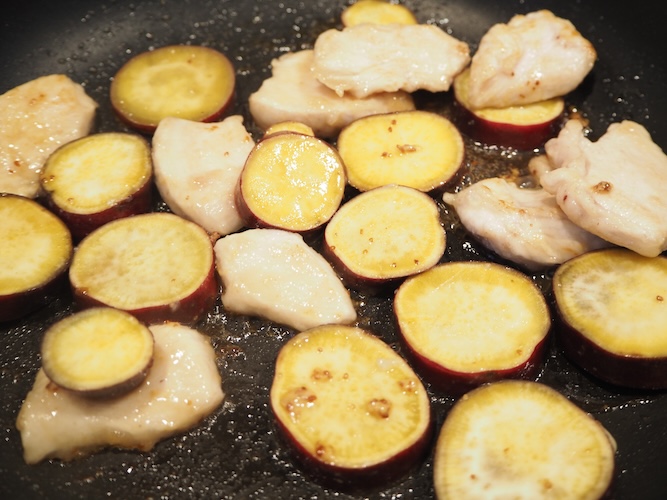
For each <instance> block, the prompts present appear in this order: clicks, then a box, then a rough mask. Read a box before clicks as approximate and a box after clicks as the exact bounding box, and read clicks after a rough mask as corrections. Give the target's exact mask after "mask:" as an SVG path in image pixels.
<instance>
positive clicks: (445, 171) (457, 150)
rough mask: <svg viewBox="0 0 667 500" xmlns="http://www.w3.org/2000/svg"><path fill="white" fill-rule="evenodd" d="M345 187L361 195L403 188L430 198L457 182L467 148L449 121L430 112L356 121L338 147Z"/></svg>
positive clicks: (406, 113) (371, 117) (347, 129)
mask: <svg viewBox="0 0 667 500" xmlns="http://www.w3.org/2000/svg"><path fill="white" fill-rule="evenodd" d="M337 147H338V151H339V153H340V156H341V158H342V159H343V163H344V164H345V173H346V175H347V181H348V182H349V183H350V185H351V186H353V187H355V188H356V189H358V190H359V191H368V190H369V189H373V188H376V187H380V186H385V185H387V184H400V185H403V186H408V187H412V188H415V189H418V190H419V191H424V192H430V191H433V190H436V189H441V188H444V187H445V186H447V185H450V184H452V183H453V182H454V181H455V180H456V179H458V178H459V173H460V172H461V170H462V167H463V160H464V156H465V146H464V144H463V137H462V136H461V134H460V132H459V131H458V129H457V128H456V127H455V126H454V124H453V123H452V122H450V121H449V120H448V119H447V118H445V117H444V116H442V115H439V114H437V113H433V112H429V111H422V110H416V111H402V112H396V113H386V114H377V115H372V116H367V117H364V118H360V119H358V120H355V121H354V122H352V123H351V124H350V125H348V126H347V127H345V128H344V129H343V130H342V131H341V133H340V135H339V136H338V141H337Z"/></svg>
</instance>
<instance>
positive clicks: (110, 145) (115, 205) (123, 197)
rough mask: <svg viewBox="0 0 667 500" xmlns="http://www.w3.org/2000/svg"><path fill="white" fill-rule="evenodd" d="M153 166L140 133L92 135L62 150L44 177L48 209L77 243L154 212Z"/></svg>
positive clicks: (51, 162) (50, 162) (148, 149)
mask: <svg viewBox="0 0 667 500" xmlns="http://www.w3.org/2000/svg"><path fill="white" fill-rule="evenodd" d="M152 178H153V163H152V161H151V150H150V146H149V144H148V142H147V141H146V139H144V138H143V137H141V136H139V135H136V134H125V133H120V132H107V133H100V134H93V135H89V136H86V137H84V138H82V139H78V140H76V141H73V142H70V143H68V144H65V145H64V146H61V147H60V148H58V149H57V150H56V151H55V152H54V153H53V154H52V155H51V156H49V158H48V159H47V161H46V163H45V165H44V170H43V171H42V173H41V175H40V183H41V186H42V189H43V191H44V192H45V193H46V196H47V199H48V202H49V206H50V207H51V208H52V210H53V211H54V212H55V213H56V214H57V215H58V216H60V218H61V219H62V220H63V221H64V222H65V223H66V224H67V226H68V227H69V228H70V230H71V232H72V237H73V238H74V239H75V240H77V241H78V240H81V239H82V238H83V237H84V236H86V235H87V234H89V233H90V232H91V231H93V230H94V229H96V228H98V227H100V226H101V225H103V224H106V223H107V222H109V221H111V220H115V219H119V218H121V217H128V216H130V215H136V214H139V213H145V212H148V211H150V209H151V188H152V184H151V180H152Z"/></svg>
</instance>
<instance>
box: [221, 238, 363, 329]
mask: <svg viewBox="0 0 667 500" xmlns="http://www.w3.org/2000/svg"><path fill="white" fill-rule="evenodd" d="M215 256H216V267H217V270H218V273H219V275H220V277H221V279H222V284H223V292H222V304H223V305H224V306H225V308H226V309H227V310H228V311H232V312H235V313H238V314H247V315H252V316H261V317H264V318H266V319H269V320H272V321H275V322H277V323H281V324H285V325H288V326H291V327H293V328H295V329H297V330H306V329H308V328H312V327H315V326H319V325H325V324H329V323H341V324H347V323H352V322H353V321H355V320H356V318H357V313H356V311H355V309H354V304H353V303H352V299H351V298H350V294H349V292H348V291H347V290H346V289H345V287H344V286H343V284H342V282H341V281H340V279H339V277H338V275H337V274H336V273H335V271H334V270H333V268H332V267H331V265H330V264H329V263H328V262H327V261H326V260H325V259H324V257H322V256H321V255H320V254H319V253H317V252H316V251H315V250H313V249H312V248H311V247H309V246H308V245H307V244H306V243H305V242H304V241H303V238H302V237H301V236H300V235H298V234H296V233H291V232H289V231H282V230H278V229H250V230H247V231H244V232H241V233H236V234H231V235H229V236H225V237H224V238H221V239H219V240H218V241H217V242H216V244H215Z"/></svg>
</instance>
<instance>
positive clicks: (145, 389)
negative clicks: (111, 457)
mask: <svg viewBox="0 0 667 500" xmlns="http://www.w3.org/2000/svg"><path fill="white" fill-rule="evenodd" d="M150 330H151V332H152V334H153V336H154V338H155V350H154V355H153V365H152V366H151V368H150V370H149V372H148V374H147V376H146V378H145V380H144V381H143V382H142V383H141V384H140V385H139V386H138V387H137V388H135V389H134V390H133V391H131V392H129V393H127V394H125V395H123V396H120V397H118V398H113V399H108V400H95V399H91V398H88V397H83V396H80V395H77V394H76V393H73V392H71V391H68V390H65V389H62V388H60V387H58V386H56V385H55V384H54V383H53V382H51V381H50V380H49V378H48V377H47V376H46V375H45V373H44V370H39V372H38V373H37V376H36V378H35V383H34V385H33V387H32V389H31V391H30V392H29V393H28V395H27V397H26V399H25V401H24V403H23V406H22V407H21V410H20V411H19V414H18V417H17V420H16V426H17V429H18V430H19V432H20V433H21V441H22V443H23V450H24V455H23V456H24V459H25V461H26V462H27V463H29V464H34V463H37V462H40V461H42V460H45V459H47V458H58V459H62V460H71V459H75V458H78V457H83V456H86V455H88V454H90V453H93V452H96V451H97V450H99V449H102V448H106V447H114V448H125V449H136V450H140V451H148V450H150V449H151V448H152V447H153V446H154V445H155V444H156V443H157V442H158V441H160V440H161V439H165V438H167V437H169V436H173V435H176V434H179V433H181V432H184V431H185V430H187V429H190V428H192V427H193V426H195V425H197V424H199V423H200V422H201V421H202V420H203V419H204V418H206V417H207V416H208V415H210V414H211V413H212V412H213V411H214V410H215V409H216V408H218V407H219V406H220V404H221V403H222V400H223V398H224V393H223V391H222V386H221V377H220V373H219V371H218V366H217V364H216V359H215V351H214V350H213V348H212V347H211V343H210V340H209V339H208V337H206V336H204V335H202V334H201V333H199V332H197V331H196V330H193V329H191V328H189V327H187V326H184V325H181V324H178V323H165V324H160V325H153V326H150Z"/></svg>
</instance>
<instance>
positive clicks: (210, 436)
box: [0, 0, 667, 499]
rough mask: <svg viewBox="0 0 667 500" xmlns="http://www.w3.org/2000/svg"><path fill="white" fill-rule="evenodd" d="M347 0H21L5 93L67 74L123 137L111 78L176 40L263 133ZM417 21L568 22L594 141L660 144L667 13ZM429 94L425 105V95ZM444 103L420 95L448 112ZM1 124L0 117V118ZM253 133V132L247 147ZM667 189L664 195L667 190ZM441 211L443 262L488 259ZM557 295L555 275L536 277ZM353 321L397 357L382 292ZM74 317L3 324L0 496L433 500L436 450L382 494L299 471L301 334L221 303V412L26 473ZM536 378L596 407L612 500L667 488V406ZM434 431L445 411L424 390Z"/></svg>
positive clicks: (569, 376)
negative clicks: (583, 64)
mask: <svg viewBox="0 0 667 500" xmlns="http://www.w3.org/2000/svg"><path fill="white" fill-rule="evenodd" d="M344 1H345V0H314V1H311V0H301V1H298V0H280V1H269V0H255V1H245V0H244V1H243V2H241V1H239V0H205V1H195V0H178V1H170V0H161V1H160V0H149V1H142V2H136V1H130V0H107V1H105V2H100V3H96V4H95V3H91V2H89V1H87V0H61V1H58V2H54V1H41V0H40V1H37V0H24V1H18V2H11V4H10V5H4V6H3V12H2V15H1V16H0V93H2V92H5V91H7V90H9V89H10V88H12V87H14V86H16V85H19V84H21V83H23V82H26V81H28V80H31V79H33V78H36V77H38V76H41V75H45V74H50V73H66V74H68V75H69V76H71V77H72V78H73V79H74V80H75V81H78V82H81V83H83V84H84V85H85V86H86V89H87V91H88V93H89V94H90V95H91V96H92V97H93V98H94V99H95V100H96V101H97V102H98V103H99V104H100V108H99V113H98V118H97V123H96V130H97V131H108V130H125V129H124V127H123V126H122V125H121V124H120V123H119V121H118V120H117V119H116V117H115V116H114V115H113V113H112V112H111V109H110V106H109V101H108V89H109V81H110V78H111V77H112V76H113V75H114V73H115V72H116V70H117V69H118V68H119V67H120V66H121V64H122V63H123V62H124V61H126V60H127V58H129V57H130V56H131V55H134V54H136V53H138V52H141V51H144V50H147V49H149V48H151V47H159V46H163V45H168V44H174V43H192V44H202V45H210V46H212V47H214V48H217V49H219V50H221V51H223V52H224V53H226V54H227V55H228V56H229V57H230V58H231V59H232V60H233V62H234V64H235V66H236V68H237V74H238V84H237V101H236V102H237V104H236V108H235V109H234V110H233V111H234V112H235V113H240V114H242V115H243V116H244V117H245V123H246V125H247V126H248V128H249V129H250V130H251V131H252V132H253V133H254V134H259V132H260V131H258V130H257V129H256V128H254V126H253V124H252V120H251V117H250V115H249V113H248V109H247V105H246V103H247V98H248V96H249V94H250V93H251V92H253V91H254V90H256V89H257V88H258V87H259V85H260V83H261V81H262V80H263V79H264V78H266V77H267V76H268V75H269V74H270V66H269V64H270V61H271V59H272V58H274V57H277V56H278V55H280V54H282V53H284V52H285V51H288V50H297V49H301V48H309V47H311V46H312V44H313V42H314V40H315V38H316V36H317V35H318V34H319V33H320V32H321V31H323V30H324V29H327V28H330V27H337V26H338V27H339V26H340V25H339V20H340V12H341V10H342V8H343V7H344ZM404 3H405V4H406V5H407V6H409V7H410V8H411V9H412V10H413V11H414V12H415V13H416V15H417V17H418V19H419V20H420V21H421V22H430V23H434V24H436V25H438V26H440V27H442V28H443V29H445V30H446V31H448V32H449V33H451V34H452V35H454V36H456V37H457V38H460V39H462V40H464V41H466V42H468V43H469V44H470V45H471V48H472V49H473V50H474V49H475V48H476V46H477V43H478V41H479V39H480V38H481V36H482V35H483V34H484V32H485V31H486V30H487V29H488V28H489V27H490V26H491V25H492V24H493V23H496V22H506V21H507V20H508V19H509V18H510V17H511V16H512V15H513V14H515V13H526V12H530V11H533V10H537V9H540V8H547V9H550V10H552V11H553V12H554V13H555V14H557V15H559V16H561V17H565V18H568V19H570V20H571V21H572V22H573V23H574V24H575V26H576V27H577V28H578V29H579V30H580V31H581V32H582V33H583V34H584V36H586V37H587V38H588V39H589V40H591V41H592V42H593V44H594V45H595V47H596V49H597V51H598V56H599V59H598V61H597V63H596V65H595V68H594V69H593V71H592V73H591V74H590V75H589V77H588V78H587V79H586V81H585V82H584V83H583V84H582V85H581V87H580V88H579V89H577V91H575V92H574V93H573V94H572V95H571V96H569V102H571V103H572V104H573V105H575V106H577V107H578V108H579V109H580V110H581V111H582V112H584V113H585V114H586V115H587V117H588V118H589V119H590V123H591V127H592V129H593V134H594V135H596V134H597V135H599V134H601V133H602V132H604V130H605V129H606V127H607V125H608V124H609V123H611V122H614V121H619V120H621V119H633V120H635V121H638V122H640V123H642V124H643V125H644V126H646V128H647V129H648V130H649V132H650V133H651V135H652V136H653V139H654V140H655V141H656V142H657V143H658V144H659V145H660V146H661V147H662V148H663V149H665V148H666V147H667V127H665V126H664V123H665V121H666V120H667V66H666V65H665V58H664V53H663V52H662V50H661V47H662V46H663V36H662V35H663V33H662V30H663V29H664V25H665V21H666V20H667V5H665V4H663V3H660V2H633V3H632V4H631V5H630V4H629V3H628V2H621V1H616V2H608V1H605V0H595V1H590V0H588V1H585V2H584V1H583V0H581V1H571V2H560V1H557V0H553V1H552V0H516V1H514V0H511V1H509V0H508V1H492V0H466V1H464V0H449V1H448V0H440V1H437V0H405V1H404ZM422 97H423V96H422ZM447 99H448V96H447V95H435V96H426V97H424V103H425V105H428V106H431V107H434V108H436V109H439V110H442V111H443V112H446V110H447V109H448V108H447ZM0 119H1V117H0ZM256 137H257V136H256ZM467 146H468V151H469V157H468V162H475V163H477V164H478V165H481V167H477V170H475V172H474V173H472V174H470V176H469V180H475V177H476V176H477V177H484V176H488V175H495V174H496V173H498V172H501V171H503V170H506V169H509V168H512V167H518V168H522V167H524V166H525V162H526V160H527V159H526V157H525V156H523V155H520V154H513V153H507V152H503V151H499V150H489V149H484V148H481V147H479V146H478V145H475V144H473V143H472V142H470V141H468V142H467ZM666 188H667V187H666ZM441 208H442V209H443V220H444V221H445V222H446V223H447V226H446V227H447V230H448V238H449V244H448V250H447V253H446V255H445V257H444V260H458V259H493V256H491V255H488V253H487V252H486V251H485V250H484V249H483V248H482V247H480V246H479V245H477V244H476V243H475V242H474V241H471V240H469V238H468V237H467V235H466V234H465V232H464V231H463V230H462V229H461V227H460V225H459V224H457V223H456V220H455V216H454V215H453V214H451V213H449V212H448V211H447V210H446V208H445V207H441ZM533 277H534V279H535V281H536V283H538V284H539V285H540V286H541V287H542V289H543V290H544V292H545V294H546V295H547V297H548V298H549V300H551V295H550V292H549V283H550V281H549V280H550V277H549V275H548V274H537V275H534V276H533ZM354 298H355V299H358V300H359V306H358V309H359V315H360V324H361V325H362V326H364V327H366V328H368V329H369V330H371V331H373V332H374V333H376V334H377V335H379V336H380V337H382V338H383V339H385V340H386V341H387V342H389V343H390V344H392V345H394V346H396V348H397V349H399V350H400V347H398V346H397V342H396V340H397V338H396V332H395V329H394V327H393V325H392V321H391V299H390V297H360V296H358V295H356V294H355V295H354ZM71 311H72V305H71V298H70V297H69V296H68V295H64V296H62V297H59V298H58V299H57V300H55V301H54V302H53V303H51V304H50V305H48V306H47V307H45V308H44V309H42V310H40V311H38V312H36V313H34V314H32V315H31V316H28V317H27V318H24V319H22V320H20V321H16V322H13V323H6V324H1V325H0V390H1V394H2V397H1V399H0V402H1V403H0V421H1V424H2V431H3V442H2V445H0V497H1V498H22V499H31V498H48V499H59V498H68V499H70V498H87V499H90V498H103V497H109V498H360V497H366V498H432V497H433V488H432V484H431V483H432V452H431V454H430V455H429V456H428V457H426V458H425V460H424V461H423V462H421V463H420V464H419V466H418V467H417V468H416V469H415V470H414V471H412V472H411V473H410V474H409V475H407V476H406V477H402V478H387V484H386V488H383V489H381V490H373V491H366V492H359V493H337V492H335V491H333V490H328V489H326V488H324V487H323V486H321V485H320V484H319V483H318V482H316V481H314V480H312V479H311V478H309V477H307V476H305V475H304V474H303V473H302V472H301V471H300V469H299V468H298V466H296V465H295V463H294V462H293V460H292V457H291V456H290V454H289V452H288V451H287V450H286V448H285V446H284V444H283V443H282V442H281V440H280V439H279V437H278V435H277V434H276V429H275V427H274V424H273V420H272V416H271V412H270V408H269V400H268V388H269V386H270V384H271V379H272V374H273V366H274V360H275V356H276V353H277V351H278V349H279V348H280V346H281V345H282V343H283V342H284V341H285V339H286V338H288V337H289V336H291V335H292V334H293V333H294V332H293V331H291V330H290V329H288V328H285V327H283V326H280V325H276V324H272V323H269V322H266V321H262V320H260V319H257V318H248V317H240V316H235V315H232V314H228V313H226V312H225V311H224V309H223V308H222V307H221V305H220V304H218V305H217V306H216V308H215V310H213V311H212V312H211V314H210V315H209V316H208V317H207V318H206V319H204V320H203V321H202V322H201V324H200V325H198V327H199V328H200V329H201V330H202V331H204V332H206V333H207V334H208V335H210V337H211V340H212V343H213V345H214V347H215V349H216V352H217V353H218V358H219V365H220V370H221V372H222V374H223V387H224V390H225V392H226V393H227V397H226V400H225V403H224V404H223V406H222V407H221V408H220V409H219V410H218V411H216V412H215V413H214V414H213V415H211V417H209V418H208V419H206V420H205V421H204V422H203V423H202V424H201V425H200V426H198V427H197V428H195V429H193V430H191V431H189V432H186V433H184V434H182V435H179V436H175V437H173V438H171V439H167V440H165V441H163V442H161V443H159V444H158V445H157V446H156V447H155V448H154V449H153V450H152V451H150V452H148V453H139V452H133V451H120V450H108V451H103V452H100V453H98V454H95V455H93V456H91V457H88V458H85V459H82V460H78V461H74V462H69V463H62V462H60V461H46V462H44V463H40V464H37V465H32V466H27V465H25V464H24V462H23V459H22V449H21V443H20V438H19V435H18V432H17V431H16V429H15V426H14V422H15V419H16V415H17V412H18V410H19V407H20V405H21V402H22V400H23V398H24V397H25V395H26V393H27V391H28V390H29V388H30V386H31V384H32V381H33V378H34V376H35V373H36V371H37V369H38V368H39V356H38V348H39V341H40V339H41V336H42V333H43V331H44V329H45V328H46V327H47V326H48V325H50V324H51V323H53V322H54V321H55V320H57V319H58V318H60V317H62V316H64V315H67V314H69V313H70V312H71ZM540 380H541V381H542V382H544V383H546V384H549V385H551V386H553V387H555V388H557V389H558V390H559V391H561V392H562V393H563V394H565V395H566V396H568V397H569V398H570V399H571V400H572V401H574V402H575V403H577V404H578V405H579V406H581V407H582V408H584V409H585V410H586V411H589V412H591V413H592V414H593V415H594V416H595V417H596V418H598V419H599V420H600V421H601V422H602V423H603V424H604V425H605V426H606V428H607V429H608V430H609V431H610V432H611V433H612V434H613V435H614V437H615V438H616V440H617V442H618V448H619V449H618V454H617V472H616V477H615V488H614V493H613V497H614V498H620V499H623V498H642V499H653V498H656V499H657V498H663V497H664V494H665V492H667V474H666V473H665V471H666V470H667V395H666V394H665V393H663V392H635V391H627V390H619V389H617V388H614V387H609V386H606V385H604V384H601V383H600V382H598V381H596V380H593V379H591V378H589V377H588V376H587V375H585V374H584V373H583V372H582V371H581V370H579V369H578V368H576V367H575V366H573V365H571V364H570V363H569V362H568V360H567V359H565V358H564V357H563V356H562V355H561V353H560V352H559V350H558V349H557V348H555V347H554V348H552V350H551V352H550V354H549V357H548V360H547V363H546V366H545V369H544V373H543V374H542V375H541V377H540ZM431 394H432V403H433V412H434V418H435V421H436V427H439V426H440V425H441V424H442V421H443V420H444V417H445V415H446V413H447V411H448V409H449V408H450V407H451V405H452V404H453V400H452V399H451V398H449V397H447V396H445V395H442V394H438V393H436V392H434V391H431Z"/></svg>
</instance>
